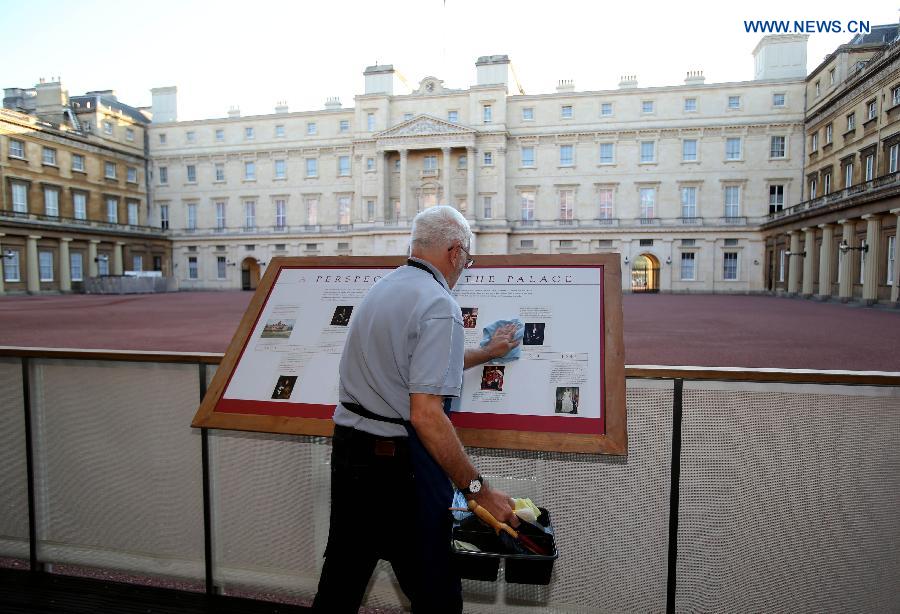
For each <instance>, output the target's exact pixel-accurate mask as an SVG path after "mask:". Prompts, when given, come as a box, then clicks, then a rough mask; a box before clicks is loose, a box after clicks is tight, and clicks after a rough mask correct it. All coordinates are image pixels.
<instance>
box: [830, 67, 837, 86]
mask: <svg viewBox="0 0 900 614" xmlns="http://www.w3.org/2000/svg"><path fill="white" fill-rule="evenodd" d="M835 81H837V70H836V69H834V68H832V69H831V70H829V71H828V83H829V84H830V85H834V82H835Z"/></svg>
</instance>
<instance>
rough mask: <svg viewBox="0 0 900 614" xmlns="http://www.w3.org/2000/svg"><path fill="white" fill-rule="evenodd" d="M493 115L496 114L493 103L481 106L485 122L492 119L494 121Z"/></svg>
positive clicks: (489, 121)
mask: <svg viewBox="0 0 900 614" xmlns="http://www.w3.org/2000/svg"><path fill="white" fill-rule="evenodd" d="M493 116H494V113H493V109H492V107H491V105H489V104H486V105H482V107H481V120H482V122H484V123H485V124H489V123H491V121H493Z"/></svg>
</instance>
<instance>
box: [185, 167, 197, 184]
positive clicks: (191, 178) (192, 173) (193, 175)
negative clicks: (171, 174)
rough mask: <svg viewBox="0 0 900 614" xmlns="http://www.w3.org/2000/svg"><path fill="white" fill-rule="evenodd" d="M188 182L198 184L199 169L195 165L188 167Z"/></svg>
mask: <svg viewBox="0 0 900 614" xmlns="http://www.w3.org/2000/svg"><path fill="white" fill-rule="evenodd" d="M187 181H188V183H197V167H196V166H195V165H193V164H188V165H187Z"/></svg>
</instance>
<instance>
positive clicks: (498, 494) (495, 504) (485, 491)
mask: <svg viewBox="0 0 900 614" xmlns="http://www.w3.org/2000/svg"><path fill="white" fill-rule="evenodd" d="M473 498H474V499H475V502H476V503H478V505H480V506H481V507H483V508H484V509H486V510H487V511H489V512H490V513H491V514H493V516H494V518H496V519H497V520H499V521H500V522H505V523H506V524H508V525H509V526H511V527H517V526H519V517H518V516H516V514H515V513H514V512H513V508H512V499H510V497H509V495H508V494H506V493H505V492H503V491H500V490H494V489H493V488H490V487H489V486H488V485H487V484H485V486H484V488H482V489H481V491H480V492H478V493H477V494H476V495H474V497H473Z"/></svg>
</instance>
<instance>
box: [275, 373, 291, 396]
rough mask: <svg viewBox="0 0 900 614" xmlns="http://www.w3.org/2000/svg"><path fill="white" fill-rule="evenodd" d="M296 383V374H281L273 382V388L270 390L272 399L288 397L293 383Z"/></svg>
mask: <svg viewBox="0 0 900 614" xmlns="http://www.w3.org/2000/svg"><path fill="white" fill-rule="evenodd" d="M296 383H297V376H296V375H282V376H281V377H279V378H278V381H277V382H276V383H275V389H274V390H273V391H272V398H273V399H290V398H291V395H292V394H293V393H294V385H295V384H296Z"/></svg>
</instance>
